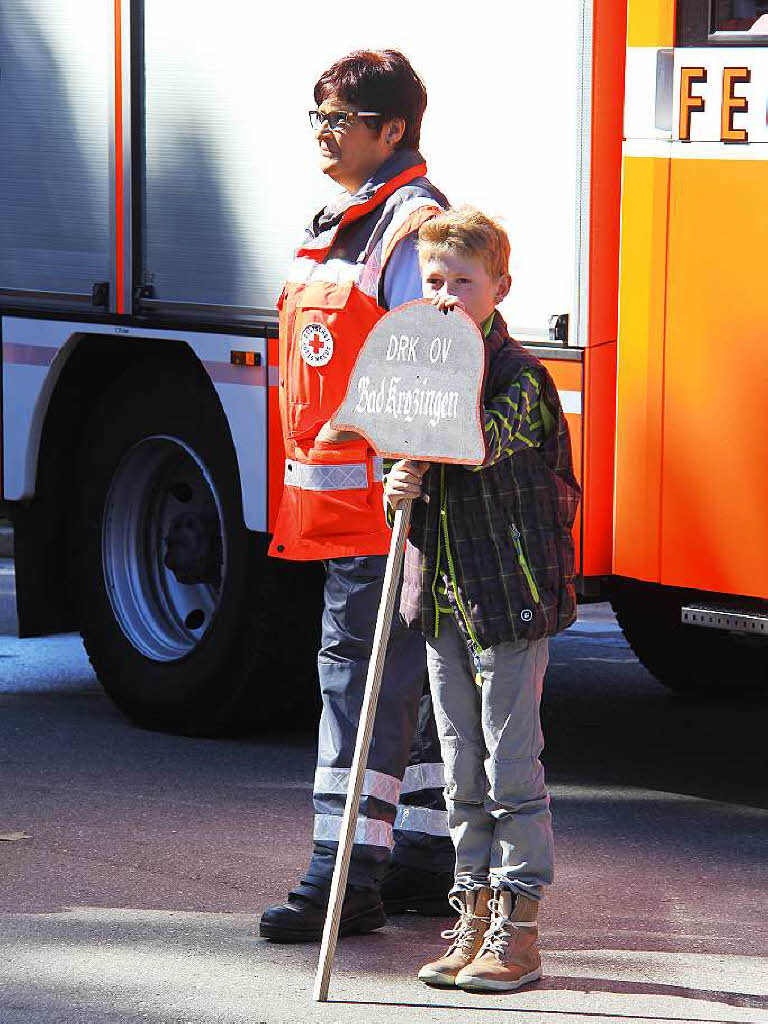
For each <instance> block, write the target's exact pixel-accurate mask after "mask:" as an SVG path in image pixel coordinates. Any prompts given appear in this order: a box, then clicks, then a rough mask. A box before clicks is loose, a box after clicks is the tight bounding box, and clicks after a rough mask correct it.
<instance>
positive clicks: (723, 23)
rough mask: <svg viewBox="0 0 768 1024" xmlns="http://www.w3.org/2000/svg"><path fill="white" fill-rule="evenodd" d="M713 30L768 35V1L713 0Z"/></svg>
mask: <svg viewBox="0 0 768 1024" xmlns="http://www.w3.org/2000/svg"><path fill="white" fill-rule="evenodd" d="M712 8H713V10H712V32H748V33H750V35H768V3H758V2H756V0H713V4H712Z"/></svg>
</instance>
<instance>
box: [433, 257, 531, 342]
mask: <svg viewBox="0 0 768 1024" xmlns="http://www.w3.org/2000/svg"><path fill="white" fill-rule="evenodd" d="M511 283H512V279H511V278H510V276H509V274H502V275H501V276H500V277H491V275H490V274H489V273H488V270H487V269H486V266H485V263H484V262H483V261H482V260H481V259H478V258H475V257H474V256H468V255H465V254H464V253H458V252H447V253H441V254H440V255H439V256H437V255H435V256H431V257H429V258H428V259H426V260H425V261H424V262H423V263H422V264H421V293H422V295H423V296H424V298H425V299H434V298H435V296H437V295H440V294H444V295H455V296H456V298H457V299H460V300H461V302H462V304H463V306H464V308H465V310H466V311H467V313H468V314H469V316H471V317H472V319H473V320H474V321H475V323H476V324H477V326H478V327H481V326H482V325H483V323H484V322H485V321H486V320H487V319H488V317H489V316H490V315H491V313H492V312H493V310H494V309H495V307H496V306H497V305H498V304H499V303H500V302H501V300H502V299H503V298H504V297H505V296H506V295H507V293H508V292H509V288H510V285H511Z"/></svg>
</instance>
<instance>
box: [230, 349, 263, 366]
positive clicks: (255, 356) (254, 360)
mask: <svg viewBox="0 0 768 1024" xmlns="http://www.w3.org/2000/svg"><path fill="white" fill-rule="evenodd" d="M229 361H230V363H232V364H233V365H234V366H261V356H260V355H259V353H258V352H235V351H231V352H230V353H229Z"/></svg>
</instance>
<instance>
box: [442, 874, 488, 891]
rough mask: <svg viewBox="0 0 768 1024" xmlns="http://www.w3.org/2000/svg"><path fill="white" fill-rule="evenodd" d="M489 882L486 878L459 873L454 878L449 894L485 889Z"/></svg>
mask: <svg viewBox="0 0 768 1024" xmlns="http://www.w3.org/2000/svg"><path fill="white" fill-rule="evenodd" d="M490 884H491V883H490V882H489V881H488V879H487V878H485V879H480V878H473V877H472V876H471V875H459V877H458V878H456V879H455V880H454V883H453V886H452V887H451V891H450V892H449V893H448V895H449V896H455V895H456V893H459V892H477V890H478V889H487V888H488V886H489V885H490Z"/></svg>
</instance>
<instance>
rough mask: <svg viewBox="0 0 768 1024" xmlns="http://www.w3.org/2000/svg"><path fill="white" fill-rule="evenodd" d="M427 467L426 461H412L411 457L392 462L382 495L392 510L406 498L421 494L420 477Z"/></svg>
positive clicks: (416, 496)
mask: <svg viewBox="0 0 768 1024" xmlns="http://www.w3.org/2000/svg"><path fill="white" fill-rule="evenodd" d="M428 469H429V463H428V462H414V461H413V459H401V460H400V461H399V462H396V463H395V464H394V466H393V467H392V469H390V471H389V473H388V474H387V482H386V486H385V487H384V496H385V498H386V499H387V502H388V504H389V507H390V508H391V509H392V511H393V512H394V511H396V509H397V506H398V505H399V504H400V502H401V501H405V499H406V498H418V497H420V496H421V481H422V477H423V476H424V474H425V473H426V472H427V470H428Z"/></svg>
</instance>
